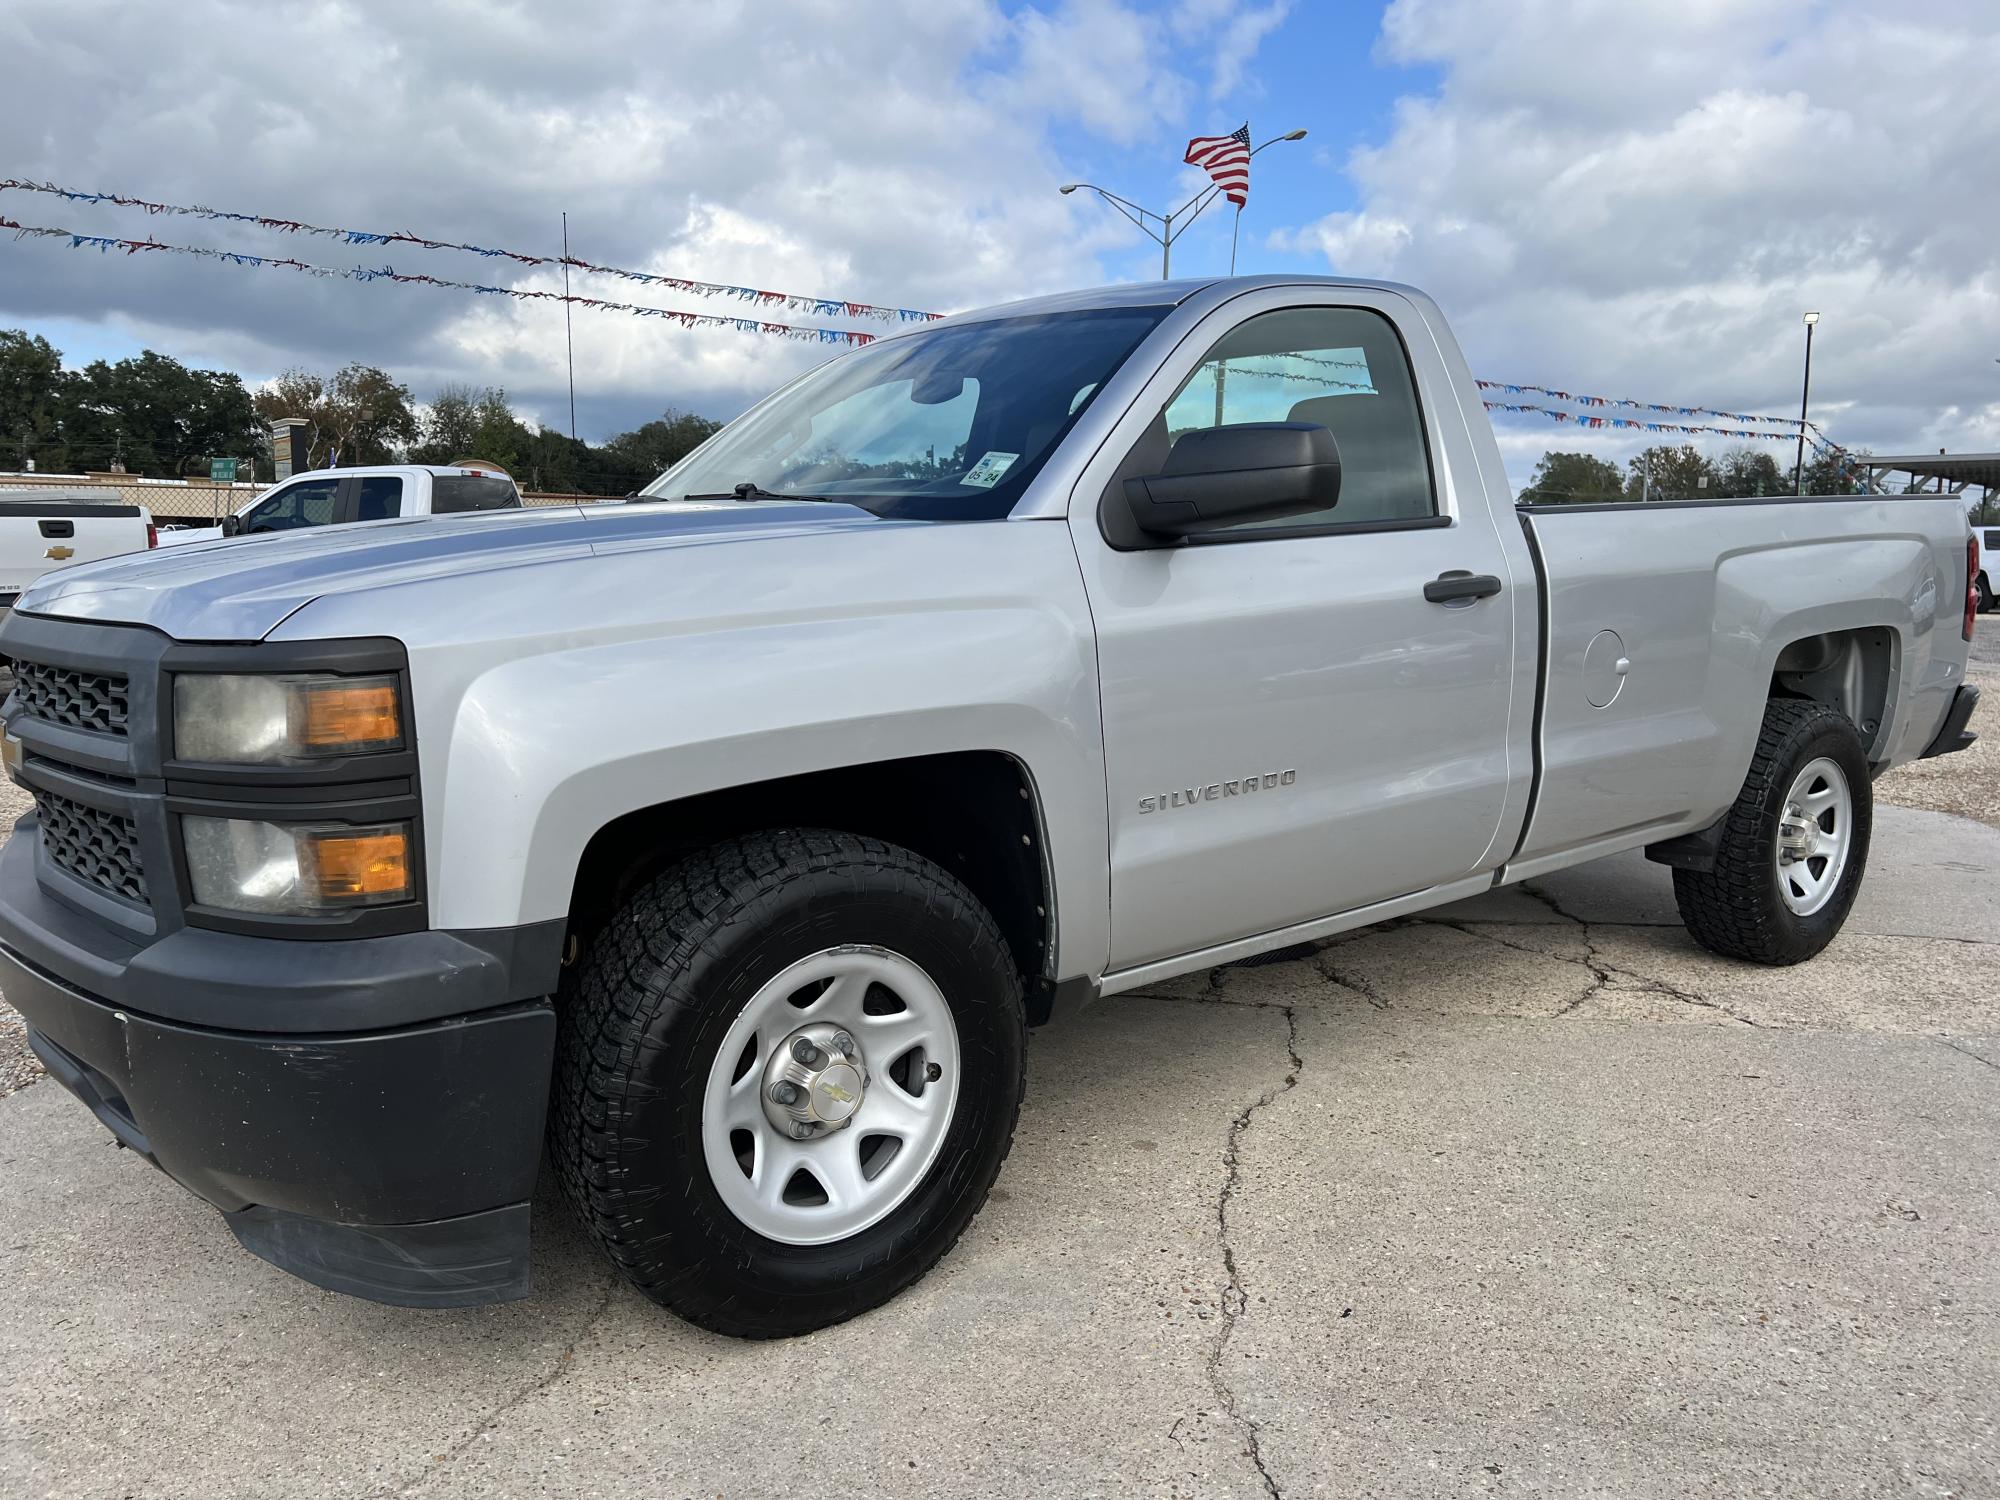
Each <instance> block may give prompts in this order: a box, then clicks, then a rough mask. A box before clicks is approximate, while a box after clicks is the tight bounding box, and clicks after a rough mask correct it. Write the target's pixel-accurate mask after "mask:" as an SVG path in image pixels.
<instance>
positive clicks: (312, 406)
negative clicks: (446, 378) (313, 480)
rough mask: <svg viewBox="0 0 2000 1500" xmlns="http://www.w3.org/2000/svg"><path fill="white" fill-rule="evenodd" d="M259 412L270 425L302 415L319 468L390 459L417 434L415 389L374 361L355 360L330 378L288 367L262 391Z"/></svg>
mask: <svg viewBox="0 0 2000 1500" xmlns="http://www.w3.org/2000/svg"><path fill="white" fill-rule="evenodd" d="M257 414H258V415H259V416H261V417H262V418H263V419H264V420H265V422H266V423H269V422H271V421H273V420H275V419H276V418H278V417H299V418H302V419H303V420H304V421H305V423H306V435H307V449H306V451H307V461H308V462H309V463H311V465H312V466H313V467H314V468H316V469H324V468H332V467H336V466H344V467H352V466H354V465H356V464H384V463H390V462H392V461H394V460H395V459H396V458H397V457H398V456H399V454H400V453H401V451H402V447H403V445H404V444H407V443H411V442H414V441H415V440H416V436H417V418H416V414H415V413H414V412H413V411H411V410H410V388H409V387H408V386H406V385H403V384H401V383H399V382H398V381H396V380H393V379H391V378H390V376H389V375H388V374H387V373H385V372H384V371H382V370H378V369H376V368H375V367H374V366H373V365H363V364H351V365H348V366H346V367H345V368H343V369H341V370H339V371H337V372H335V373H334V374H333V375H330V376H326V375H319V374H316V373H314V372H313V371H311V370H287V371H285V373H284V374H282V375H280V376H279V377H278V378H277V379H276V380H274V381H272V382H271V384H270V385H268V386H266V387H265V388H264V389H263V390H261V391H259V392H258V393H257Z"/></svg>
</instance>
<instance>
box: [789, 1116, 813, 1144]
mask: <svg viewBox="0 0 2000 1500" xmlns="http://www.w3.org/2000/svg"><path fill="white" fill-rule="evenodd" d="M812 1133H813V1128H812V1126H810V1125H808V1124H807V1123H806V1122H805V1121H804V1120H794V1121H792V1139H793V1140H795V1141H802V1140H804V1139H806V1137H808V1136H809V1135H811V1134H812Z"/></svg>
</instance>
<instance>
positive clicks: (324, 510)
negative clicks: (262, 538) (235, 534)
mask: <svg viewBox="0 0 2000 1500" xmlns="http://www.w3.org/2000/svg"><path fill="white" fill-rule="evenodd" d="M339 490H340V481H339V480H338V479H301V480H300V481H299V482H298V483H297V484H294V485H289V486H287V487H286V488H284V489H282V490H279V491H278V493H277V494H275V495H273V496H271V498H270V499H268V500H266V501H264V502H263V503H262V504H261V505H259V506H257V507H256V508H255V509H254V510H252V511H251V512H250V513H249V514H248V515H246V516H245V517H244V518H243V529H244V531H246V532H249V533H251V534H253V535H254V534H255V533H257V532H260V531H296V530H298V529H299V528H300V527H302V526H326V525H330V524H331V523H332V521H333V502H334V497H335V496H336V495H337V494H338V493H339Z"/></svg>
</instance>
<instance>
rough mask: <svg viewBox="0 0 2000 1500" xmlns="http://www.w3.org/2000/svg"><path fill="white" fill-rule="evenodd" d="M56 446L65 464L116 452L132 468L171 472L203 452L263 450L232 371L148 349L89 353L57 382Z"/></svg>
mask: <svg viewBox="0 0 2000 1500" xmlns="http://www.w3.org/2000/svg"><path fill="white" fill-rule="evenodd" d="M64 397H65V399H64V401H63V436H64V448H65V451H66V454H67V456H68V460H69V462H71V463H76V464H83V465H89V466H102V465H105V464H108V463H109V462H110V461H111V460H112V459H113V458H114V457H116V458H122V459H123V460H124V463H125V466H126V467H127V468H128V469H130V470H132V471H133V472H135V473H154V474H161V475H166V476H176V475H180V474H184V473H187V472H189V471H190V470H192V469H196V468H200V467H205V466H206V464H207V461H208V460H209V459H210V458H244V457H253V456H255V455H258V454H261V453H262V452H263V451H264V434H263V427H262V424H260V423H259V421H258V420H257V410H256V407H255V405H254V403H253V402H252V400H251V397H250V393H249V392H248V391H246V390H245V389H244V388H243V381H242V379H241V378H240V377H238V376H237V375H235V374H233V373H231V372H228V371H224V370H191V369H189V368H188V367H187V366H186V365H184V364H182V363H181V362H180V361H179V360H177V359H172V358H170V357H168V356H167V355H164V354H159V353H156V352H154V351H153V350H151V349H147V350H144V351H142V352H141V353H140V354H139V356H138V357H137V358H136V359H121V360H119V361H118V362H117V363H116V364H109V363H107V362H105V361H104V360H101V359H100V360H96V361H93V362H92V363H91V364H89V365H86V366H85V367H84V368H83V370H82V371H81V372H79V373H78V374H76V375H75V376H73V377H71V378H70V379H68V380H67V381H66V382H65V387H64Z"/></svg>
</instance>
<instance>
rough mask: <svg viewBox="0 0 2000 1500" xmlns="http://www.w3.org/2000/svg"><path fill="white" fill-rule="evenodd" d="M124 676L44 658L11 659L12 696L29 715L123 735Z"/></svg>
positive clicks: (125, 711)
mask: <svg viewBox="0 0 2000 1500" xmlns="http://www.w3.org/2000/svg"><path fill="white" fill-rule="evenodd" d="M125 688H126V683H125V679H124V677H122V676H120V675H119V674H118V673H115V672H80V671H78V670H76V669H75V668H74V667H52V666H49V665H48V664H47V663H45V662H38V661H16V662H15V663H14V696H15V697H16V698H17V699H18V700H19V701H20V704H21V712H22V713H24V714H26V715H27V716H28V717H29V718H31V719H41V720H43V721H45V722H47V723H50V724H63V725H67V726H68V727H69V728H71V729H88V730H90V731H92V732H93V733H96V734H115V735H117V736H119V737H120V738H121V739H122V738H124V736H125V732H126V731H125V724H126V719H127V717H128V715H129V707H128V704H127V702H126V692H125Z"/></svg>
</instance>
